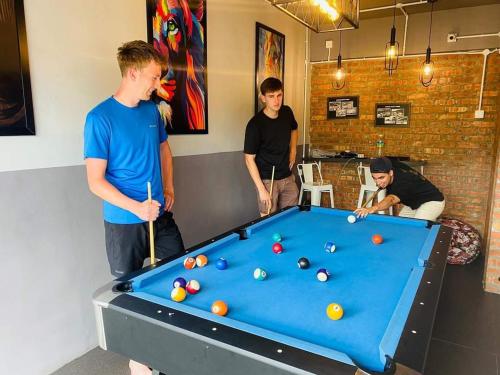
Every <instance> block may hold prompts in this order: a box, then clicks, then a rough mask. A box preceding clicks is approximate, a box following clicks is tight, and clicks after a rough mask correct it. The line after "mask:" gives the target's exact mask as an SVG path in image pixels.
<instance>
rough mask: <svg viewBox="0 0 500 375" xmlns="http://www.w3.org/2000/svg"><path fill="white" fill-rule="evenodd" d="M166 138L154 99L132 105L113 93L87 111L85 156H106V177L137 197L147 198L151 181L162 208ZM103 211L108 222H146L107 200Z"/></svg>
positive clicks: (104, 157) (152, 189)
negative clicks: (161, 155) (118, 98)
mask: <svg viewBox="0 0 500 375" xmlns="http://www.w3.org/2000/svg"><path fill="white" fill-rule="evenodd" d="M166 139H167V133H166V131H165V128H164V126H163V122H162V120H161V118H160V114H159V112H158V109H157V108H156V105H155V104H154V103H153V102H151V101H141V102H139V104H138V105H137V107H133V108H131V107H127V106H125V105H123V104H121V103H120V102H118V101H117V100H116V99H114V98H113V97H110V98H109V99H107V100H105V101H104V102H102V103H101V104H99V105H98V106H97V107H95V108H94V109H92V110H91V111H90V112H89V113H88V115H87V119H86V121H85V130H84V158H97V159H105V160H107V162H108V164H107V168H106V174H105V177H106V180H107V181H108V182H109V183H111V184H112V185H113V186H114V187H116V188H117V189H118V190H119V191H120V192H122V193H123V194H125V195H126V196H127V197H129V198H132V199H134V200H136V201H139V202H143V201H145V200H146V199H147V198H148V189H147V183H148V181H150V182H151V196H152V198H153V199H154V200H157V201H158V202H160V203H161V205H162V208H161V209H163V207H164V204H165V199H164V196H163V183H162V178H161V160H160V143H162V142H164V141H165V140H166ZM103 212H104V220H106V221H107V222H109V223H115V224H135V223H142V222H143V220H141V219H140V218H139V217H138V216H136V215H134V214H133V213H132V212H130V211H127V210H124V209H122V208H120V207H117V206H114V205H112V204H111V203H109V202H106V201H104V202H103ZM160 212H161V211H160Z"/></svg>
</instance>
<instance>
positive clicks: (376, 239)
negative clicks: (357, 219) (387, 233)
mask: <svg viewBox="0 0 500 375" xmlns="http://www.w3.org/2000/svg"><path fill="white" fill-rule="evenodd" d="M372 242H373V243H374V244H375V245H380V244H381V243H382V242H384V239H383V238H382V236H381V235H380V234H374V235H373V236H372Z"/></svg>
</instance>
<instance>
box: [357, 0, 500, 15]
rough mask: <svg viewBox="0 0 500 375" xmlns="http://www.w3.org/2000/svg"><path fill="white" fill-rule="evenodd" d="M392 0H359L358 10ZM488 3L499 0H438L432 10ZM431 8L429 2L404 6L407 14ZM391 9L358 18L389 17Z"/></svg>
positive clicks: (408, 0)
mask: <svg viewBox="0 0 500 375" xmlns="http://www.w3.org/2000/svg"><path fill="white" fill-rule="evenodd" d="M417 1H419V0H396V4H397V3H401V4H405V3H414V2H417ZM393 4H394V1H393V0H360V1H359V8H360V10H363V9H369V8H378V7H383V6H388V5H393ZM490 4H500V0H438V1H437V2H436V3H435V4H434V10H438V11H439V10H445V9H455V8H466V7H475V6H480V5H490ZM430 8H431V5H430V4H421V5H412V6H408V7H405V11H406V12H407V13H408V14H414V13H424V12H429V11H430ZM397 12H398V13H399V14H398V13H396V15H400V14H401V12H400V11H397ZM392 13H393V10H392V9H385V10H378V11H374V12H366V13H360V15H359V18H360V19H368V18H381V17H390V16H392Z"/></svg>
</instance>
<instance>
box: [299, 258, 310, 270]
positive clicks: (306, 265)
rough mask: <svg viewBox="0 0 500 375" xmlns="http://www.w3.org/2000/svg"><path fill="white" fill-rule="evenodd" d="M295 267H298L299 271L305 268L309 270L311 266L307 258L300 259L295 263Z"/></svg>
mask: <svg viewBox="0 0 500 375" xmlns="http://www.w3.org/2000/svg"><path fill="white" fill-rule="evenodd" d="M297 265H298V266H299V268H300V269H303V270H304V269H306V268H309V266H310V265H311V263H310V262H309V259H307V258H300V259H299V260H298V261H297Z"/></svg>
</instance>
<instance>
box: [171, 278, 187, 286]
mask: <svg viewBox="0 0 500 375" xmlns="http://www.w3.org/2000/svg"><path fill="white" fill-rule="evenodd" d="M186 284H187V281H186V279H185V278H183V277H178V278H177V279H175V280H174V282H173V283H172V285H173V286H174V288H179V287H182V288H184V289H185V288H186Z"/></svg>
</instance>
